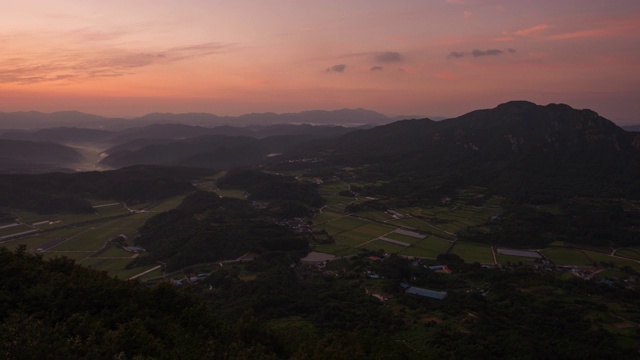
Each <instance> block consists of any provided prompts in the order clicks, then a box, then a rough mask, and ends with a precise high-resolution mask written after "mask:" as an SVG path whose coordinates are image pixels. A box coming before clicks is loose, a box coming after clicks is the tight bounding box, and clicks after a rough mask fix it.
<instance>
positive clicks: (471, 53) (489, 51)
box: [447, 48, 517, 59]
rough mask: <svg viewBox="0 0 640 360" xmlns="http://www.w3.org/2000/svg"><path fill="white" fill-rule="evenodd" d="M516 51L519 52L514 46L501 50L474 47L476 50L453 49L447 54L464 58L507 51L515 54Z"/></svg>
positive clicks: (451, 56) (449, 56)
mask: <svg viewBox="0 0 640 360" xmlns="http://www.w3.org/2000/svg"><path fill="white" fill-rule="evenodd" d="M516 52H517V50H516V49H513V48H507V49H504V50H500V49H487V50H478V49H474V50H471V51H467V52H462V51H452V52H450V53H449V55H447V58H450V59H460V58H463V57H465V56H473V57H482V56H499V55H504V54H505V53H507V54H514V53H516Z"/></svg>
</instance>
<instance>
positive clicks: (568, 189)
mask: <svg viewBox="0 0 640 360" xmlns="http://www.w3.org/2000/svg"><path fill="white" fill-rule="evenodd" d="M22 114H23V115H24V114H31V115H33V113H22ZM64 114H67V115H68V114H69V113H64ZM302 114H305V116H308V117H306V118H304V119H302V118H301V116H302ZM350 114H351V115H354V116H355V117H354V118H352V123H356V122H359V121H360V120H362V119H364V118H367V119H370V120H375V121H388V120H389V119H388V118H386V117H382V116H383V115H380V114H378V115H380V116H377V117H376V115H375V114H376V113H372V112H368V111H366V110H344V111H335V112H322V111H319V112H305V113H297V114H280V115H277V114H250V115H245V116H242V117H237V118H235V119H241V120H239V121H242V122H245V123H247V124H248V123H251V122H252V121H257V120H256V119H264V121H266V122H269V121H273V122H279V121H282V122H295V121H296V120H300V121H299V122H320V121H321V120H322V121H328V120H327V119H334V120H336V119H345V118H346V117H347V116H349V115H350ZM2 115H5V116H6V114H2ZM49 115H51V116H53V114H49ZM71 115H72V116H71V118H74V119H76V120H77V118H79V117H81V115H79V113H71ZM216 118H217V119H219V118H218V117H215V116H214V115H210V114H180V115H173V114H150V115H147V116H145V117H143V118H140V119H142V120H140V121H141V122H142V123H144V122H160V123H154V124H150V125H140V124H141V123H139V122H137V121H138V120H123V121H132V122H133V121H136V124H137V126H134V127H128V128H126V129H122V130H116V129H110V130H104V129H81V128H73V127H63V128H52V129H41V130H31V131H26V130H5V131H3V132H0V140H1V139H4V140H2V141H3V145H2V146H4V147H3V148H2V150H3V151H2V152H1V154H2V156H0V158H2V159H0V172H12V173H17V172H49V171H53V170H56V169H65V168H69V167H71V168H73V166H72V165H73V163H74V162H77V161H81V160H82V159H79V157H80V158H81V157H82V156H81V155H79V154H78V152H77V151H75V150H74V149H72V148H70V147H68V146H64V145H71V146H80V147H83V146H85V145H84V144H86V146H89V145H92V146H94V147H99V148H100V149H101V150H99V151H102V153H101V158H100V160H101V161H100V164H99V165H100V166H101V167H102V168H120V167H124V166H130V165H136V164H145V165H168V166H188V167H201V168H211V169H230V168H233V167H238V166H249V165H258V164H270V165H271V166H277V165H274V164H278V163H287V162H288V161H289V160H294V159H300V158H307V159H308V158H316V159H321V161H320V162H318V163H316V164H315V165H310V164H307V163H304V165H301V166H306V167H309V166H326V167H327V168H331V167H332V166H333V167H335V166H348V167H359V166H363V165H366V166H367V167H366V168H367V171H369V172H370V173H371V174H373V175H375V176H382V177H384V178H386V179H387V181H386V182H385V184H386V185H384V186H386V187H387V189H380V191H388V192H389V193H393V194H394V195H399V194H400V193H403V192H404V194H405V195H406V194H412V193H416V192H421V191H422V192H425V191H429V190H428V189H433V188H439V187H442V186H449V187H451V188H455V187H460V186H471V185H478V186H484V187H487V188H490V189H492V190H494V191H495V192H499V193H509V194H515V193H518V194H527V195H523V196H529V197H531V198H537V199H543V198H545V197H549V198H555V197H557V196H560V194H562V196H571V195H572V194H574V195H577V194H586V193H591V194H595V193H599V192H604V193H607V194H613V195H620V196H622V195H624V196H629V197H634V198H640V184H639V183H638V181H637V179H638V178H640V134H639V133H636V132H632V131H625V130H624V129H622V128H620V127H618V126H616V125H615V124H614V123H612V122H611V121H609V120H607V119H605V118H603V117H601V116H599V115H598V114H597V113H595V112H593V111H590V110H577V109H573V108H571V107H569V106H567V105H564V104H549V105H546V106H541V105H536V104H533V103H530V102H526V101H512V102H508V103H505V104H502V105H499V106H497V107H496V108H494V109H485V110H477V111H473V112H470V113H468V114H465V115H462V116H459V117H456V118H451V119H445V120H441V121H434V120H431V119H418V120H415V119H413V120H402V121H396V122H392V123H388V124H384V125H381V126H377V127H371V126H368V127H360V128H358V127H343V126H329V125H324V126H318V125H315V126H312V125H309V124H297V125H295V124H280V125H261V126H259V125H247V126H230V125H220V126H210V127H207V126H201V125H188V124H185V123H184V122H186V121H192V122H198V121H201V122H205V123H207V122H210V121H213V120H212V119H216ZM251 119H254V120H251ZM323 119H324V120H323ZM376 119H377V120H376ZM384 119H386V120H384ZM94 120H96V119H95V118H94ZM302 120H305V121H302ZM164 121H172V122H173V123H163V122H164ZM44 141H49V142H51V143H48V144H46V143H44ZM53 143H57V144H53ZM96 144H97V145H96ZM37 149H40V150H37ZM43 149H46V150H43ZM95 155H97V153H96V154H95ZM276 155H279V156H276ZM283 160H284V162H283ZM95 162H97V160H95ZM417 195H418V194H417V193H416V196H417Z"/></svg>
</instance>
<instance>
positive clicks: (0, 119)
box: [0, 111, 127, 129]
mask: <svg viewBox="0 0 640 360" xmlns="http://www.w3.org/2000/svg"><path fill="white" fill-rule="evenodd" d="M123 122H127V120H124V119H115V118H105V117H102V116H98V115H91V114H85V113H81V112H78V111H58V112H53V113H42V112H38V111H22V112H11V113H3V112H0V129H44V128H52V127H82V128H92V129H98V128H101V127H105V126H114V125H117V124H119V123H123Z"/></svg>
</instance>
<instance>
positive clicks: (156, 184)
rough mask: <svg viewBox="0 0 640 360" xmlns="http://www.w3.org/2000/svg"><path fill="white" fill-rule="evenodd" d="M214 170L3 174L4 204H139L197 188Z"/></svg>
mask: <svg viewBox="0 0 640 360" xmlns="http://www.w3.org/2000/svg"><path fill="white" fill-rule="evenodd" d="M213 173H215V171H212V170H203V169H187V168H166V167H154V166H135V167H128V168H123V169H119V170H114V171H104V172H84V173H74V174H63V173H50V174H38V175H22V174H21V175H0V187H2V188H3V189H4V191H2V192H1V193H0V206H2V207H9V208H17V209H24V210H31V211H35V212H38V213H55V212H92V211H94V209H93V208H92V207H91V205H90V204H89V202H88V201H87V197H95V198H100V199H111V200H117V201H124V202H127V203H139V202H145V201H154V200H158V199H165V198H168V197H171V196H175V195H178V194H184V193H187V192H190V191H193V190H194V187H193V185H191V180H192V179H194V178H197V177H201V176H205V175H211V174H213Z"/></svg>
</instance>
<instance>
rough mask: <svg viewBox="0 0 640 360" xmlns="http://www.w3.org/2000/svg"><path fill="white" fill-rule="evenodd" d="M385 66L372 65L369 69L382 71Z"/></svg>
mask: <svg viewBox="0 0 640 360" xmlns="http://www.w3.org/2000/svg"><path fill="white" fill-rule="evenodd" d="M383 69H384V68H383V67H382V66H372V67H371V69H369V71H382V70H383Z"/></svg>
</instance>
